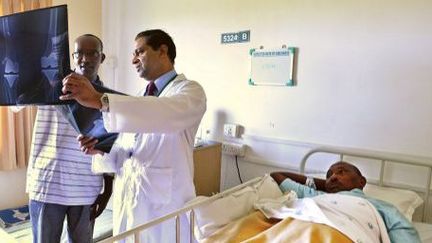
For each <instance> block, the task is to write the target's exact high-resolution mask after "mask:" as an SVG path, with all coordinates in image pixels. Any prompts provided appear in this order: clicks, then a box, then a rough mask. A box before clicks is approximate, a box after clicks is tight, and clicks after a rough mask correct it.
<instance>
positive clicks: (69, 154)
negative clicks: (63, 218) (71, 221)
mask: <svg viewBox="0 0 432 243" xmlns="http://www.w3.org/2000/svg"><path fill="white" fill-rule="evenodd" d="M77 136H78V133H77V132H76V131H75V130H74V128H73V127H72V126H71V125H70V124H69V123H68V121H67V120H66V119H65V118H64V117H63V115H62V114H60V113H59V112H57V110H56V108H55V107H54V106H39V107H38V112H37V116H36V123H35V126H34V131H33V141H32V146H31V153H30V159H29V165H28V170H27V189H26V190H27V192H28V193H29V197H30V199H32V200H36V201H40V202H46V203H55V204H61V205H89V204H93V202H94V201H95V200H96V197H97V196H98V195H99V193H100V192H101V189H102V176H101V175H96V174H94V173H92V171H91V156H89V155H85V154H84V153H83V152H82V151H81V150H80V148H79V144H78V141H77V140H76V137H77Z"/></svg>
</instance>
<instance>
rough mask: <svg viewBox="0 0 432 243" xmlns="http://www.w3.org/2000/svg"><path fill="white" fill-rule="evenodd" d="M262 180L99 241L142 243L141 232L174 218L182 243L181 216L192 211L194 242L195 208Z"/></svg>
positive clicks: (241, 185)
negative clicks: (129, 238) (131, 237)
mask: <svg viewBox="0 0 432 243" xmlns="http://www.w3.org/2000/svg"><path fill="white" fill-rule="evenodd" d="M261 179H262V177H257V178H254V179H252V180H249V181H247V182H245V183H243V184H240V185H238V186H235V187H233V188H231V189H228V190H226V191H223V192H221V193H218V194H215V195H213V196H211V197H209V198H207V199H205V200H202V201H198V202H195V203H192V204H190V205H188V206H186V207H183V208H181V209H178V210H177V211H174V212H172V213H169V214H167V215H165V216H163V217H160V218H157V219H154V220H152V221H149V222H147V223H145V224H141V225H139V226H137V227H135V228H133V229H130V230H128V231H125V232H122V233H120V234H118V235H115V236H113V237H110V238H108V239H105V240H102V241H99V243H111V242H115V241H118V240H122V239H125V238H127V237H130V236H132V235H133V236H134V242H135V243H140V238H139V234H140V232H141V231H143V230H146V229H148V228H150V227H152V226H155V225H157V224H159V223H162V222H164V221H166V220H169V219H172V218H175V219H176V227H175V230H176V242H177V243H179V242H180V215H182V214H184V213H187V212H189V211H190V222H189V228H190V233H189V234H190V239H191V242H193V239H194V234H193V225H195V213H194V209H195V208H197V207H199V206H203V205H206V204H209V203H211V202H213V201H215V200H217V199H219V198H223V197H225V196H228V195H230V194H231V193H233V192H235V191H238V190H240V189H242V188H245V187H247V186H250V185H253V184H255V183H257V182H258V181H260V180H261ZM191 226H192V227H191ZM173 230H174V229H173Z"/></svg>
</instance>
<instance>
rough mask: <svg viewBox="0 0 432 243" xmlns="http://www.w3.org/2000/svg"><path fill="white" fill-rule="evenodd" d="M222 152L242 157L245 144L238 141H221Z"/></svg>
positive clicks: (244, 151)
mask: <svg viewBox="0 0 432 243" xmlns="http://www.w3.org/2000/svg"><path fill="white" fill-rule="evenodd" d="M222 153H223V154H228V155H234V156H239V157H243V156H245V153H246V145H244V144H240V143H229V142H223V143H222Z"/></svg>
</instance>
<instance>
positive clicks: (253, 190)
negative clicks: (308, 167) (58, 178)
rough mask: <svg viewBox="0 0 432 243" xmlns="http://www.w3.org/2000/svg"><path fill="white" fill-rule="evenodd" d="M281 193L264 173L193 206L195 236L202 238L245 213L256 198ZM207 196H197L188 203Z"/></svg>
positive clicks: (274, 195)
mask: <svg viewBox="0 0 432 243" xmlns="http://www.w3.org/2000/svg"><path fill="white" fill-rule="evenodd" d="M282 195H283V194H282V191H281V190H280V189H279V186H278V185H277V183H276V182H275V181H274V180H273V178H272V177H271V176H269V175H265V176H264V177H263V179H262V180H260V181H259V182H257V183H255V184H254V185H251V186H248V187H245V188H243V189H241V190H239V191H237V192H234V193H231V194H230V195H228V196H226V197H223V198H219V199H217V200H215V201H213V202H211V203H210V204H206V205H203V206H200V207H198V208H195V210H194V211H195V226H196V227H195V237H196V238H197V240H202V239H204V238H206V237H208V236H210V235H211V234H213V233H214V232H215V231H216V230H218V229H220V228H222V227H223V226H225V225H226V224H228V223H229V222H231V221H233V220H236V219H238V218H240V217H243V216H245V215H247V214H248V213H250V212H251V211H252V210H253V205H254V203H255V202H257V201H258V199H262V198H278V197H280V196H282ZM207 198H208V197H202V196H201V197H197V198H195V199H194V200H192V201H190V202H188V204H191V203H195V202H198V201H201V200H205V199H207Z"/></svg>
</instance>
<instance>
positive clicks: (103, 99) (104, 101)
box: [100, 93, 109, 112]
mask: <svg viewBox="0 0 432 243" xmlns="http://www.w3.org/2000/svg"><path fill="white" fill-rule="evenodd" d="M100 101H101V103H102V107H101V109H100V111H101V112H109V99H108V95H107V94H105V93H104V94H103V95H102V97H101V98H100Z"/></svg>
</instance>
